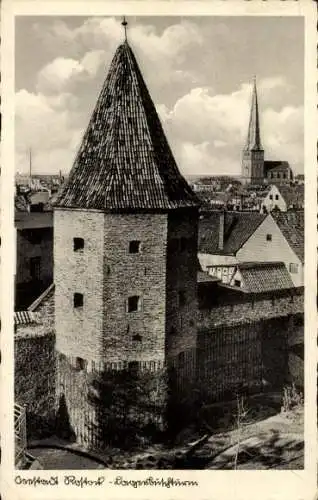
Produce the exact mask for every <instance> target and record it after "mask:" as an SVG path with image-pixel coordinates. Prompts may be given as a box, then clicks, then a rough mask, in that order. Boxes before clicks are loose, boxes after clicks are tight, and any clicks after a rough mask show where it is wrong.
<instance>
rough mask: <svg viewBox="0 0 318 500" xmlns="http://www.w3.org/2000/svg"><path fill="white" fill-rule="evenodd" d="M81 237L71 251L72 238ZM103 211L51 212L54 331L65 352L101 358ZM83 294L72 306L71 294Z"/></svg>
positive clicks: (59, 346)
mask: <svg viewBox="0 0 318 500" xmlns="http://www.w3.org/2000/svg"><path fill="white" fill-rule="evenodd" d="M76 237H78V238H84V241H85V243H84V250H83V251H79V252H74V250H73V238H76ZM103 256H104V214H103V213H98V212H88V211H80V210H73V211H67V210H55V212H54V283H55V311H56V313H55V331H56V346H57V350H59V351H61V352H63V353H64V354H65V355H69V356H78V357H81V358H84V359H92V360H96V361H98V360H99V359H101V356H102V354H101V345H102V330H103V283H104V267H103V264H104V262H103ZM74 293H83V294H84V306H83V308H78V309H74V307H73V294H74Z"/></svg>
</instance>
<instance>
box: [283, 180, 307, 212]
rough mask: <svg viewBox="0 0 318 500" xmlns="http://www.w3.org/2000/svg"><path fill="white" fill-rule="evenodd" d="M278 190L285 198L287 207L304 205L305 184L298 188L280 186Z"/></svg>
mask: <svg viewBox="0 0 318 500" xmlns="http://www.w3.org/2000/svg"><path fill="white" fill-rule="evenodd" d="M278 190H279V192H280V194H281V195H282V197H283V198H284V200H285V202H286V204H287V207H292V206H296V207H301V206H303V205H304V196H305V190H304V185H303V184H301V185H298V186H279V187H278Z"/></svg>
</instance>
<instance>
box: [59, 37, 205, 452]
mask: <svg viewBox="0 0 318 500" xmlns="http://www.w3.org/2000/svg"><path fill="white" fill-rule="evenodd" d="M197 227H198V200H197V198H196V196H195V194H194V193H193V192H192V190H191V189H190V187H189V186H188V184H187V182H186V181H185V179H184V178H183V177H182V176H181V174H180V172H179V170H178V167H177V165H176V162H175V160H174V157H173V155H172V152H171V149H170V147H169V145H168V142H167V139H166V137H165V134H164V132H163V129H162V126H161V123H160V120H159V117H158V115H157V112H156V109H155V106H154V104H153V102H152V100H151V97H150V95H149V92H148V90H147V87H146V84H145V82H144V80H143V77H142V74H141V71H140V69H139V66H138V63H137V61H136V58H135V56H134V53H133V51H132V49H131V47H130V46H129V44H128V42H127V39H126V40H125V42H124V43H122V44H121V45H120V46H119V47H118V49H117V51H116V53H115V55H114V58H113V60H112V63H111V66H110V69H109V73H108V76H107V78H106V80H105V83H104V85H103V88H102V90H101V93H100V95H99V97H98V100H97V104H96V106H95V109H94V111H93V114H92V117H91V120H90V122H89V125H88V128H87V130H86V133H85V135H84V137H83V140H82V144H81V146H80V148H79V151H78V154H77V156H76V158H75V162H74V165H73V167H72V170H71V172H70V176H69V178H68V180H67V182H66V184H65V185H64V187H63V188H62V190H61V192H60V193H59V196H58V198H57V201H56V204H55V209H54V281H55V330H56V349H57V355H58V360H59V365H58V366H59V367H58V373H59V389H58V390H59V396H60V397H63V398H64V405H66V408H67V412H68V417H69V422H70V425H71V427H72V429H73V431H74V432H75V435H76V437H77V439H78V440H79V441H80V442H82V443H83V444H86V445H96V440H97V441H98V429H97V431H96V432H95V431H94V432H93V431H91V430H90V431H89V430H87V429H89V428H90V429H92V426H93V427H94V425H95V428H96V426H97V427H98V422H96V418H95V417H96V410H95V413H94V411H93V410H92V409H90V405H89V395H88V392H89V390H90V388H89V378H90V374H91V373H98V372H103V373H105V372H107V370H111V371H112V372H113V371H114V370H115V371H116V370H117V371H120V370H124V369H127V368H129V367H131V366H134V369H135V370H136V369H137V371H140V372H148V373H149V376H148V375H147V377H146V378H147V380H148V379H149V380H150V379H151V377H152V376H154V374H155V373H156V371H158V370H162V369H163V367H164V366H166V365H167V364H169V363H172V364H173V363H176V361H177V362H179V365H180V370H181V372H182V369H184V372H185V373H188V371H189V370H188V371H187V370H186V369H185V368H184V365H185V360H187V359H188V358H189V357H191V356H192V358H193V352H194V348H195V346H196V314H197V289H196V280H197ZM152 394H155V392H154V391H153V390H152ZM94 415H95V416H94ZM94 419H95V421H94Z"/></svg>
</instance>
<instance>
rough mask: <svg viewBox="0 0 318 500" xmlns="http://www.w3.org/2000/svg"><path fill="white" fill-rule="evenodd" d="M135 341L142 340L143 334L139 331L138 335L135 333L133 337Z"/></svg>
mask: <svg viewBox="0 0 318 500" xmlns="http://www.w3.org/2000/svg"><path fill="white" fill-rule="evenodd" d="M132 339H133V340H134V341H136V342H141V341H142V336H141V335H139V333H137V334H136V335H133V338H132Z"/></svg>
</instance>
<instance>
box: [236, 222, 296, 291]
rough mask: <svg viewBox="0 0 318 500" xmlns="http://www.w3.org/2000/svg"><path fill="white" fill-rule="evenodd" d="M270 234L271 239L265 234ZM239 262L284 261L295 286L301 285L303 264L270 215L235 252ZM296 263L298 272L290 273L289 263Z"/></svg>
mask: <svg viewBox="0 0 318 500" xmlns="http://www.w3.org/2000/svg"><path fill="white" fill-rule="evenodd" d="M267 234H271V235H272V241H267V240H266V235H267ZM236 256H237V259H238V261H239V262H252V261H254V262H284V263H285V265H286V268H287V270H288V272H289V274H290V277H291V279H292V281H293V283H294V285H295V286H303V266H302V263H301V261H300V260H299V258H298V257H297V255H296V254H295V252H294V251H293V250H292V248H291V247H290V246H289V244H288V242H287V241H286V239H285V237H284V236H283V233H282V232H281V230H280V229H279V227H278V226H277V224H276V222H275V221H274V220H273V218H272V217H271V215H268V216H267V217H266V219H265V220H264V221H263V222H262V223H261V224H260V226H259V227H258V228H257V229H256V231H255V232H254V233H253V234H252V236H251V237H250V238H249V239H248V240H247V242H246V243H245V244H244V245H243V246H242V248H241V249H240V250H239V251H238V252H237V254H236ZM291 263H293V264H298V273H297V274H294V273H290V271H289V264H291Z"/></svg>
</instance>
